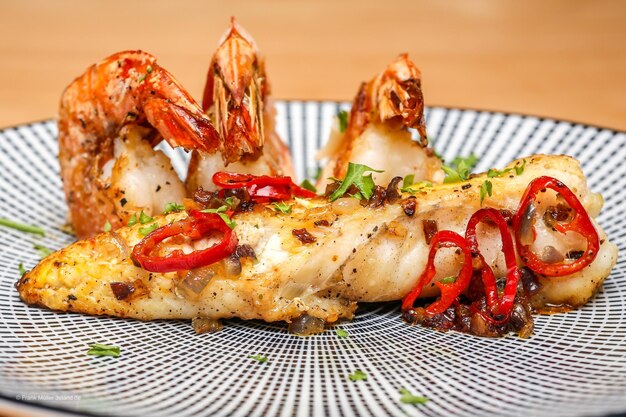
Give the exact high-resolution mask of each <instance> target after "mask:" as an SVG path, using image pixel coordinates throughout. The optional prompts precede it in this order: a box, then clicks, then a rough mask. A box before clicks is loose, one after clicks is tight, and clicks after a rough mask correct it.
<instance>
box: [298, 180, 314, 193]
mask: <svg viewBox="0 0 626 417" xmlns="http://www.w3.org/2000/svg"><path fill="white" fill-rule="evenodd" d="M300 187H302V188H304V189H305V190H309V191H313V192H314V193H317V188H315V186H314V185H313V184H311V181H309V180H304V181H302V184H300Z"/></svg>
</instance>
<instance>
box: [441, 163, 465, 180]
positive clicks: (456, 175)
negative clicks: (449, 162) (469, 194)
mask: <svg viewBox="0 0 626 417" xmlns="http://www.w3.org/2000/svg"><path fill="white" fill-rule="evenodd" d="M441 169H443V172H445V173H446V177H445V178H444V179H443V182H444V183H445V184H451V183H454V182H461V181H467V180H468V179H469V174H470V170H469V168H468V167H467V165H466V164H465V161H461V162H460V163H459V165H458V166H457V167H456V168H454V167H449V166H446V165H442V166H441Z"/></svg>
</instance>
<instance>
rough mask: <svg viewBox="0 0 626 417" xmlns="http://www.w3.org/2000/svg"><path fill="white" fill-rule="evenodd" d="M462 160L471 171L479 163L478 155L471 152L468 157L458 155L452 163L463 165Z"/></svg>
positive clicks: (452, 164)
mask: <svg viewBox="0 0 626 417" xmlns="http://www.w3.org/2000/svg"><path fill="white" fill-rule="evenodd" d="M462 162H463V163H464V164H465V166H466V167H467V169H469V170H470V171H471V170H472V169H473V168H474V167H475V166H476V164H477V163H478V157H477V156H476V155H475V154H471V155H470V156H466V157H462V156H457V157H456V158H454V159H453V160H452V162H451V163H450V165H451V166H454V167H458V166H460V165H461V163H462Z"/></svg>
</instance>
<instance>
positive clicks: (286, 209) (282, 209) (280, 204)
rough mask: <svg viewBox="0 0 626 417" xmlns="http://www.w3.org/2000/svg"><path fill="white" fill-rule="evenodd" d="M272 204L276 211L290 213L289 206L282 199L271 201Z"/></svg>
mask: <svg viewBox="0 0 626 417" xmlns="http://www.w3.org/2000/svg"><path fill="white" fill-rule="evenodd" d="M272 206H274V208H275V209H276V211H280V212H281V213H283V214H289V213H291V206H290V205H289V204H287V203H285V202H284V201H280V202H278V203H272Z"/></svg>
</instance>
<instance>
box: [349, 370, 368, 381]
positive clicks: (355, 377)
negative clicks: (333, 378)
mask: <svg viewBox="0 0 626 417" xmlns="http://www.w3.org/2000/svg"><path fill="white" fill-rule="evenodd" d="M348 378H350V380H351V381H366V380H367V374H366V373H365V372H363V371H361V370H360V369H357V370H356V371H354V372H353V373H351V374H350V375H349V376H348Z"/></svg>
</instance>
